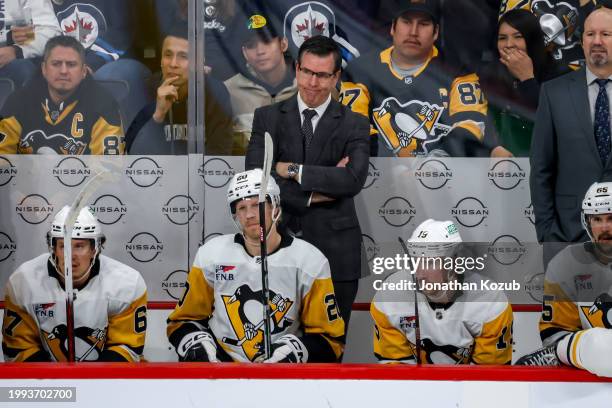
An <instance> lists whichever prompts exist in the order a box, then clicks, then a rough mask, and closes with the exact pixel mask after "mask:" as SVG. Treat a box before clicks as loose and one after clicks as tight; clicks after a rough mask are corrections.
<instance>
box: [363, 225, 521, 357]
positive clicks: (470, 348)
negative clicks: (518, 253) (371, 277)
mask: <svg viewBox="0 0 612 408" xmlns="http://www.w3.org/2000/svg"><path fill="white" fill-rule="evenodd" d="M461 242H462V240H461V236H460V235H459V230H458V229H457V226H456V225H455V224H454V223H453V222H451V221H435V220H432V219H429V220H426V221H424V222H423V223H422V224H421V225H419V226H418V227H417V228H416V229H415V230H414V232H413V234H412V236H411V237H410V240H409V241H408V250H409V255H410V256H411V257H412V258H413V259H414V260H416V259H420V261H419V262H422V263H420V264H419V265H420V266H418V267H417V270H416V285H417V287H418V288H421V285H424V283H429V284H440V286H441V285H444V284H447V286H449V287H450V286H469V285H470V284H472V283H475V284H476V286H477V287H479V285H480V284H479V282H480V281H481V280H483V277H482V276H481V275H479V274H478V273H476V272H473V271H472V272H469V271H468V272H467V273H465V274H463V272H465V269H462V268H458V267H457V266H456V267H455V268H454V270H452V269H444V268H441V267H440V266H435V265H436V264H435V262H434V261H435V260H443V261H444V262H443V264H442V265H447V261H448V260H455V259H457V255H458V251H459V249H460V246H461V245H460V244H461ZM426 260H427V262H430V261H431V263H430V264H427V263H425V262H426ZM427 265H429V266H427ZM456 265H459V264H458V263H457V264H456ZM475 265H476V263H475ZM412 281H413V277H412V275H411V272H410V271H407V270H404V271H399V272H396V273H394V274H393V275H391V276H389V278H388V279H387V280H386V281H385V283H387V284H394V283H401V282H412ZM389 287H391V286H387V288H389ZM391 292H395V291H392V290H384V291H382V290H381V291H378V292H377V294H376V296H375V297H374V301H373V302H372V305H371V307H370V313H371V314H372V318H373V319H374V324H375V326H374V354H375V356H376V357H377V358H378V360H379V361H380V362H383V363H409V364H414V363H415V362H417V361H416V357H415V356H416V355H417V352H416V351H417V350H419V356H420V362H421V363H423V364H510V361H511V360H512V321H513V318H512V309H511V307H510V304H509V303H508V300H507V298H506V295H505V294H504V292H499V291H492V290H487V289H485V290H461V289H455V290H444V289H440V288H439V287H438V288H436V287H435V286H434V287H433V288H423V289H419V291H418V292H417V294H416V298H417V306H418V307H417V308H415V301H414V300H415V297H414V291H412V292H407V291H397V292H395V293H391ZM417 309H418V314H417V312H416V310H417ZM417 329H418V332H419V333H420V334H419V338H418V339H419V340H420V342H419V347H418V348H417V347H416V344H417Z"/></svg>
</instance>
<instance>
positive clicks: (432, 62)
mask: <svg viewBox="0 0 612 408" xmlns="http://www.w3.org/2000/svg"><path fill="white" fill-rule="evenodd" d="M439 33H440V6H439V0H406V1H403V2H402V7H401V8H400V9H399V10H397V13H395V14H394V19H393V23H392V26H391V37H392V38H393V45H392V46H391V47H389V48H387V49H385V50H383V51H381V52H379V53H376V54H372V55H369V56H364V57H361V58H359V59H357V60H355V61H354V62H353V63H351V64H349V66H348V69H347V72H346V73H345V74H346V79H347V80H346V81H343V82H342V89H341V95H340V100H341V101H342V103H343V104H345V105H346V106H348V107H350V108H351V109H352V110H353V111H355V112H359V113H361V114H363V115H365V116H366V117H368V118H370V121H371V123H372V136H373V137H374V138H375V139H374V140H373V151H377V154H378V155H379V156H397V157H414V156H426V155H439V156H440V155H441V156H459V157H462V156H470V157H474V156H489V155H491V156H506V155H510V152H508V151H507V150H506V149H504V148H502V147H500V146H498V147H495V148H493V146H492V145H491V146H489V145H488V141H487V142H485V140H484V139H485V122H486V115H487V101H486V99H485V97H484V95H483V93H482V91H481V89H480V84H479V81H478V77H477V76H476V74H474V73H460V72H457V70H456V69H454V67H453V68H449V67H448V66H445V64H444V62H443V60H442V59H441V57H440V56H439V54H438V49H437V48H436V46H435V45H434V43H435V42H436V40H437V39H438V35H439Z"/></svg>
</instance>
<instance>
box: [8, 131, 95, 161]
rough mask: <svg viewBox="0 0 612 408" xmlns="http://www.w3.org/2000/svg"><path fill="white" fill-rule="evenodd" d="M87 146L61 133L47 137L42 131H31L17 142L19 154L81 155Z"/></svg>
mask: <svg viewBox="0 0 612 408" xmlns="http://www.w3.org/2000/svg"><path fill="white" fill-rule="evenodd" d="M86 148H87V145H86V144H85V143H83V142H81V141H78V140H75V139H74V138H71V137H67V136H65V135H63V134H61V133H56V134H54V135H50V136H47V135H46V134H45V133H44V132H43V131H42V130H33V131H32V132H30V133H28V134H27V135H26V136H25V137H24V138H23V139H21V141H20V142H19V152H20V153H27V154H33V153H39V154H50V153H51V154H53V153H55V154H72V155H77V154H83V153H84V152H85V149H86Z"/></svg>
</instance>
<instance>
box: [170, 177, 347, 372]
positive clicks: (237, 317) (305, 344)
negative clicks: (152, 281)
mask: <svg viewBox="0 0 612 408" xmlns="http://www.w3.org/2000/svg"><path fill="white" fill-rule="evenodd" d="M261 178H262V171H261V169H253V170H249V171H246V172H243V173H239V174H236V175H235V176H234V177H233V179H232V180H231V182H230V185H229V188H228V193H227V201H228V204H229V206H230V210H231V214H232V218H233V219H234V223H235V224H236V226H237V227H238V229H239V230H240V232H241V233H240V234H236V235H223V236H220V237H216V238H214V239H212V240H210V241H208V242H207V243H206V244H204V246H202V247H201V248H200V249H199V250H198V253H197V254H196V257H195V260H194V263H193V266H192V268H191V271H190V272H189V276H188V277H187V284H186V287H185V293H184V294H183V297H182V299H181V300H180V301H179V303H178V305H177V306H176V309H175V310H174V311H173V312H172V313H171V314H170V316H169V318H168V328H167V332H168V338H169V340H170V343H172V344H173V345H174V346H175V348H176V352H177V354H178V355H179V359H180V360H181V361H210V362H218V361H242V362H248V361H261V360H262V356H263V351H264V350H263V335H264V334H263V304H262V294H261V290H262V287H261V264H260V262H261V258H260V244H259V212H258V203H257V202H258V200H257V195H258V194H259V189H260V184H261ZM265 207H266V210H265V211H266V213H265V219H266V233H267V238H266V239H267V262H268V274H269V275H268V280H269V287H270V307H271V322H270V328H271V339H272V355H271V356H270V358H269V359H268V360H265V361H264V362H268V363H274V362H293V363H306V362H335V361H338V359H339V358H340V356H341V355H342V351H343V348H344V321H343V320H342V317H341V316H340V313H339V311H338V308H337V305H336V299H335V295H334V289H333V285H332V281H331V275H330V270H329V263H328V261H327V259H326V258H325V257H324V256H323V254H322V253H321V252H320V251H319V250H318V249H316V248H315V247H314V246H312V245H310V244H309V243H307V242H306V241H303V240H301V239H297V238H293V237H291V236H290V235H288V234H286V233H285V232H284V231H278V230H277V227H276V225H277V221H278V220H279V217H280V214H281V208H280V189H279V187H278V185H277V184H276V182H275V181H274V179H273V178H272V177H270V179H269V182H268V193H267V200H266V205H265Z"/></svg>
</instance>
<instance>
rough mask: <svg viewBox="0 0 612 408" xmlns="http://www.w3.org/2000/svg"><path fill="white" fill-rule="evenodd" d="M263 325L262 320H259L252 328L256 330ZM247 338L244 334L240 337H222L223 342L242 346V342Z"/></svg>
mask: <svg viewBox="0 0 612 408" xmlns="http://www.w3.org/2000/svg"><path fill="white" fill-rule="evenodd" d="M263 325H264V320H261V321H260V322H259V323H257V324H256V325H255V327H253V330H255V331H257V330H259V329H261V326H263ZM247 340H249V339H248V338H247V336H244V337H243V338H241V339H231V338H229V337H223V342H224V343H226V344H229V345H230V346H237V347H240V346H242V345H243V344H244V342H245V341H247Z"/></svg>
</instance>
